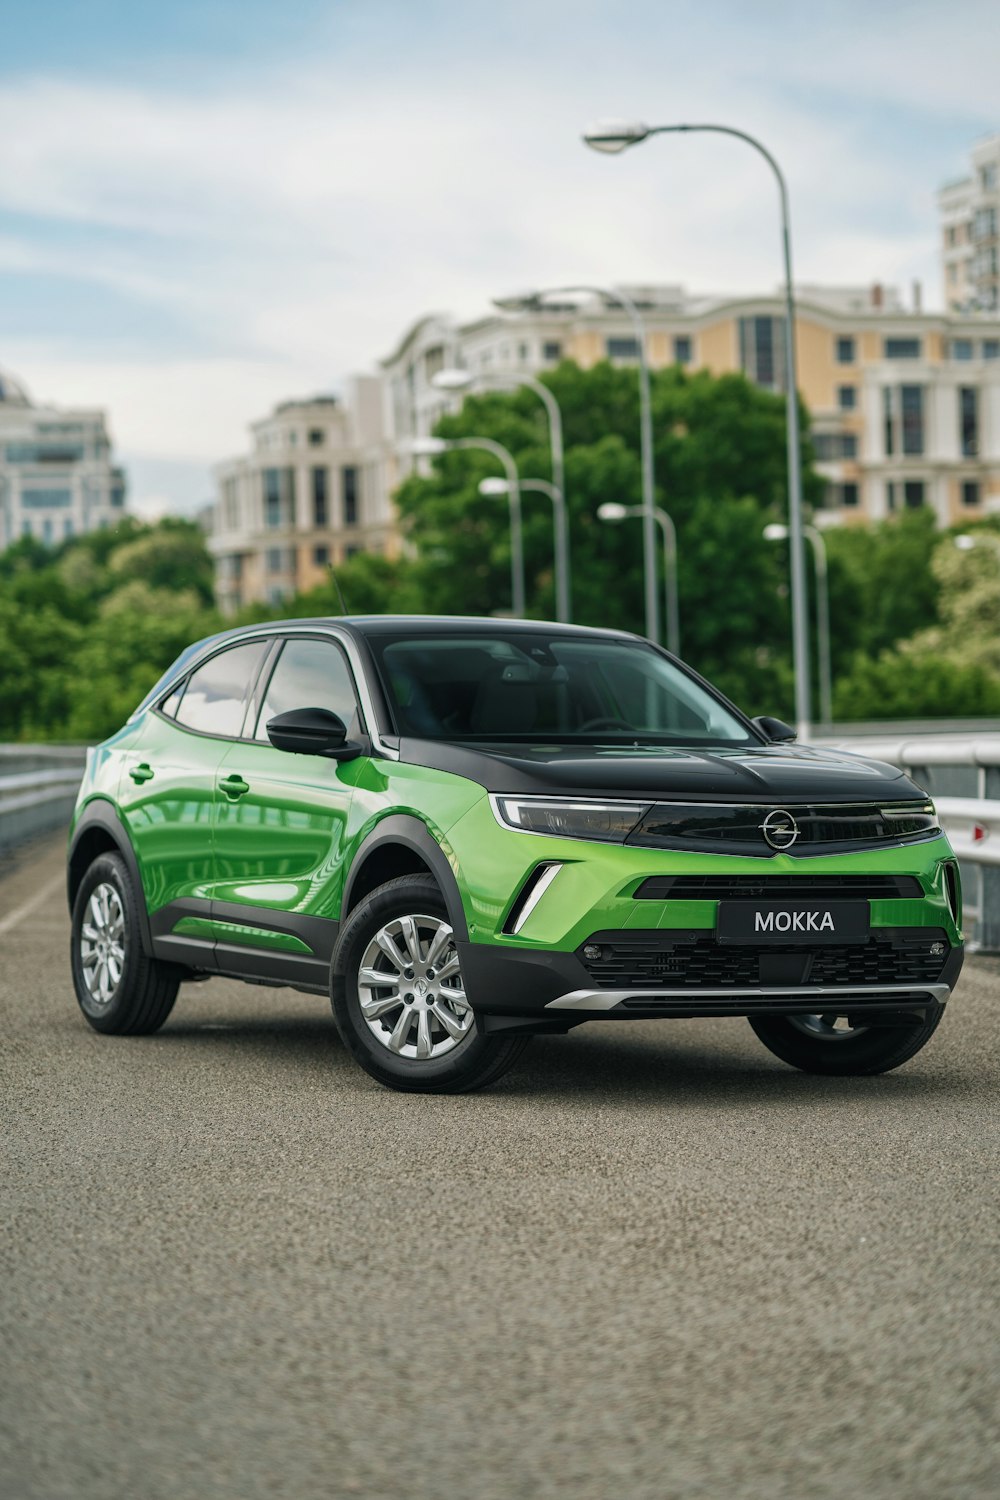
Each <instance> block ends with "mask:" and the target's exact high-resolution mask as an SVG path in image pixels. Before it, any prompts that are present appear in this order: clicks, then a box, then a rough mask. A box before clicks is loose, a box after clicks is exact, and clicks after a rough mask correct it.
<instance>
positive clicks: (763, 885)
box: [635, 875, 924, 901]
mask: <svg viewBox="0 0 1000 1500" xmlns="http://www.w3.org/2000/svg"><path fill="white" fill-rule="evenodd" d="M923 894H924V892H923V888H922V886H921V884H920V881H919V880H918V879H917V878H916V876H915V875H760V876H758V875H653V876H651V877H650V878H649V880H644V881H643V883H642V885H641V886H640V887H639V889H638V890H637V891H636V893H635V900H637V901H759V900H760V899H761V898H762V897H763V898H765V899H767V898H770V897H777V896H784V897H787V898H788V899H789V900H792V901H795V900H800V901H818V900H821V899H823V898H836V897H849V898H853V899H854V900H857V901H899V900H901V899H903V898H905V897H911V898H913V897H916V898H918V899H919V898H920V897H922V896H923Z"/></svg>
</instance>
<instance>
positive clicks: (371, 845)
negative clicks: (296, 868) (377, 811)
mask: <svg viewBox="0 0 1000 1500" xmlns="http://www.w3.org/2000/svg"><path fill="white" fill-rule="evenodd" d="M422 874H428V875H431V876H432V877H433V879H434V880H435V881H436V882H437V884H438V886H439V887H440V890H441V895H442V896H443V898H444V903H445V906H446V907H447V909H448V920H449V922H450V923H451V926H452V930H453V931H454V933H455V936H456V937H457V938H459V939H463V940H464V939H466V938H467V937H468V935H469V933H468V924H467V921H466V916H465V907H464V906H463V905H462V897H461V894H460V892H459V889H458V881H457V880H456V878H455V872H454V870H453V869H452V867H451V865H450V864H449V862H448V859H447V857H446V855H445V853H444V851H443V849H442V848H441V845H440V844H439V843H438V842H437V840H436V839H435V838H434V836H433V834H432V833H431V832H430V829H429V828H428V827H427V825H426V824H425V823H422V822H421V821H420V819H419V818H414V817H409V816H407V815H406V814H403V813H400V814H396V815H394V816H392V817H388V818H384V819H383V820H382V822H381V823H379V824H378V825H377V827H375V828H373V829H372V831H371V833H370V834H369V835H368V836H367V838H366V839H364V841H363V842H362V843H361V845H360V846H359V848H358V851H357V853H356V854H355V856H354V859H353V860H352V861H351V868H350V870H349V871H348V873H347V879H346V881H345V883H344V898H343V902H342V905H341V924H342V930H343V923H345V922H346V920H347V918H348V916H349V915H350V912H351V910H352V909H353V908H354V907H355V906H357V905H358V903H359V902H360V901H362V900H363V899H364V898H365V896H367V895H369V894H370V892H371V891H373V890H376V889H377V888H378V886H380V885H384V884H385V883H386V881H388V880H393V879H395V877H396V876H397V875H422Z"/></svg>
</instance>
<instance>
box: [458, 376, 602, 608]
mask: <svg viewBox="0 0 1000 1500" xmlns="http://www.w3.org/2000/svg"><path fill="white" fill-rule="evenodd" d="M477 381H487V382H488V383H489V384H494V383H500V384H510V385H518V386H521V385H523V386H527V388H528V390H529V391H534V393H535V395H536V396H538V397H539V399H540V400H541V402H542V404H543V406H544V407H545V412H546V415H547V417H548V421H549V447H550V449H551V452H552V478H553V480H554V482H555V484H554V487H555V488H556V489H557V490H558V491H559V499H558V501H556V500H555V499H553V500H552V504H553V506H554V510H553V524H554V527H555V559H556V577H555V583H556V619H557V620H562V621H564V622H565V621H567V620H569V619H571V617H572V604H571V602H570V564H569V521H568V518H567V514H566V466H565V463H564V460H563V431H562V412H561V411H560V410H559V403H558V401H557V400H556V398H555V396H553V394H552V392H551V391H550V390H549V388H548V386H547V385H543V384H542V382H541V381H540V380H535V378H534V376H532V375H515V374H513V373H512V374H510V375H504V374H497V375H490V376H482V375H480V376H475V375H473V374H472V373H471V371H469V370H439V371H438V373H437V374H436V375H434V376H432V378H431V385H433V386H435V387H436V388H437V389H438V390H439V391H454V392H458V391H467V390H468V389H469V387H470V386H472V385H475V384H476V383H477ZM531 487H532V486H528V485H527V484H522V486H521V488H522V489H528V488H531ZM537 487H538V486H537V485H536V486H533V488H536V489H537Z"/></svg>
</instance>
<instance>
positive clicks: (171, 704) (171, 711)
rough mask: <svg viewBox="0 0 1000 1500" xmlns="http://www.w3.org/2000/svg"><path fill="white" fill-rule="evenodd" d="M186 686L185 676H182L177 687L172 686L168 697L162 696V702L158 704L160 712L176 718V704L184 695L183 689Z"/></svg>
mask: <svg viewBox="0 0 1000 1500" xmlns="http://www.w3.org/2000/svg"><path fill="white" fill-rule="evenodd" d="M186 686H187V678H186V677H182V678H181V681H180V683H179V684H178V686H177V687H175V688H174V690H173V692H172V693H171V694H170V696H169V698H164V700H163V702H162V703H161V704H160V713H161V714H165V715H166V716H167V718H168V719H176V717H177V706H178V704H179V703H180V701H181V699H182V698H183V696H184V689H185V687H186Z"/></svg>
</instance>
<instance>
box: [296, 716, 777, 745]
mask: <svg viewBox="0 0 1000 1500" xmlns="http://www.w3.org/2000/svg"><path fill="white" fill-rule="evenodd" d="M750 722H751V724H754V725H756V727H757V728H758V729H759V730H760V732H761V734H762V735H763V736H764V738H765V739H768V740H771V741H772V743H773V744H776V745H777V744H780V743H781V742H782V741H783V740H794V739H795V737H796V731H795V730H794V729H793V728H792V726H791V724H786V723H785V721H784V719H772V718H771V716H770V715H769V714H763V715H762V716H761V717H760V718H758V719H751V721H750ZM268 727H270V726H268Z"/></svg>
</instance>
